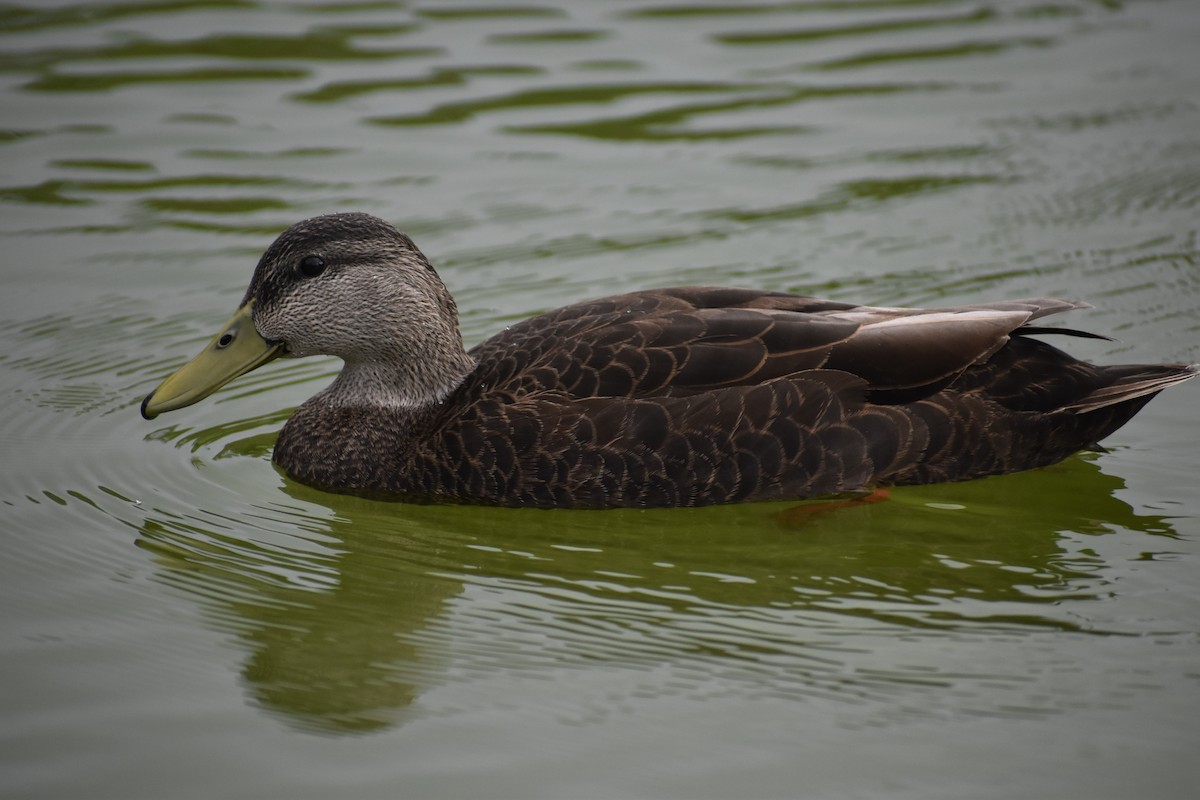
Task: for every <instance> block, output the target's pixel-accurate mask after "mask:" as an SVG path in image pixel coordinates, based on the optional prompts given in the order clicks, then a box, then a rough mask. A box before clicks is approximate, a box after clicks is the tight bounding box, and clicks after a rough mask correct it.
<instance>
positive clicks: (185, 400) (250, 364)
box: [142, 301, 284, 419]
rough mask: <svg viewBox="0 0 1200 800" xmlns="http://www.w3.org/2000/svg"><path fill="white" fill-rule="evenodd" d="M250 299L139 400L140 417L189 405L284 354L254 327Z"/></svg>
mask: <svg viewBox="0 0 1200 800" xmlns="http://www.w3.org/2000/svg"><path fill="white" fill-rule="evenodd" d="M252 303H253V301H250V302H248V303H246V304H245V305H244V306H242V307H241V308H239V309H238V310H237V313H236V314H234V315H233V316H232V317H230V318H229V321H228V322H226V323H225V326H224V327H223V328H221V332H220V333H219V334H217V335H216V336H215V337H214V338H213V340H212V341H211V342H209V343H208V344H207V345H205V347H204V349H203V350H202V351H200V354H199V355H198V356H196V357H195V358H193V359H192V360H191V361H189V362H188V363H186V364H184V365H183V366H182V367H180V368H179V370H178V371H177V372H175V373H174V374H173V375H171V376H170V377H169V378H167V379H166V380H165V381H163V382H162V383H161V384H159V386H158V388H157V389H155V390H154V391H153V392H151V393H150V395H149V396H148V397H146V399H145V400H143V401H142V416H143V417H145V418H146V419H154V418H155V417H157V416H158V415H159V414H161V413H162V412H164V411H174V410H175V409H177V408H183V407H185V406H190V405H191V404H192V403H196V402H199V401H200V400H203V399H204V398H206V397H208V396H209V395H210V394H212V393H213V392H215V391H216V390H217V389H220V388H221V387H222V386H224V385H225V384H227V383H229V382H230V381H231V380H233V379H234V378H236V377H238V376H239V375H245V374H246V373H247V372H249V371H250V370H252V369H255V368H257V367H261V366H262V365H263V364H266V363H267V362H268V361H271V360H273V359H275V358H278V357H279V356H281V355H283V349H284V348H283V343H282V342H268V341H267V340H266V339H264V338H263V337H262V335H261V334H259V332H258V330H257V329H256V328H255V327H254V320H253V318H252V317H251V309H250V306H251V305H252Z"/></svg>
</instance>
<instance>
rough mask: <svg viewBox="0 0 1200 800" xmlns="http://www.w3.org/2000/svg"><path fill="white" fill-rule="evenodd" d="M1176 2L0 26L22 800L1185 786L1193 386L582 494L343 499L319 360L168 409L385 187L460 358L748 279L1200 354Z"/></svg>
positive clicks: (7, 653) (45, 17)
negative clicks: (727, 500)
mask: <svg viewBox="0 0 1200 800" xmlns="http://www.w3.org/2000/svg"><path fill="white" fill-rule="evenodd" d="M1197 41H1200V6H1198V5H1197V4H1196V3H1194V2H1193V1H1192V0H1148V1H1146V2H1120V1H1119V0H1107V1H1103V2H1102V1H1100V0H1095V1H1093V0H1051V1H1050V2H1046V0H1011V1H1009V0H996V1H995V2H991V3H987V2H976V1H975V0H831V1H824V0H823V1H821V2H817V0H798V1H797V2H788V1H787V0H767V1H766V2H748V3H732V2H728V3H717V2H708V3H702V4H701V3H696V4H688V3H682V2H671V0H663V2H633V1H632V0H630V1H628V2H615V1H610V2H594V1H591V2H589V1H585V0H575V1H574V2H560V3H541V2H538V0H533V2H530V3H524V2H517V3H511V4H507V3H501V2H492V3H489V2H483V1H482V0H475V1H474V2H432V0H430V1H429V2H421V3H407V2H388V1H387V0H383V1H381V2H358V3H320V2H282V1H280V2H270V1H268V0H170V1H169V2H114V3H106V2H82V1H81V0H75V2H42V1H41V0H39V1H38V2H33V1H32V0H27V1H26V2H22V3H15V4H8V5H6V6H4V7H3V8H2V9H0V102H2V104H3V112H4V113H3V120H2V122H0V159H2V161H0V203H2V204H3V216H2V218H0V237H2V242H3V253H4V255H3V257H2V259H0V265H2V266H0V269H2V271H3V273H2V274H3V278H4V288H3V291H2V292H0V331H2V333H3V341H4V345H3V348H2V349H0V400H2V402H3V408H4V409H5V412H6V413H5V415H4V419H3V421H2V422H0V447H2V450H3V483H2V485H0V547H2V548H3V550H2V558H0V603H2V607H3V617H2V622H0V794H3V795H5V796H11V797H22V798H42V797H45V798H51V797H52V798H74V797H79V798H89V799H96V798H162V797H171V798H177V799H178V798H193V797H194V798H210V797H226V798H252V797H253V798H266V797H271V798H274V797H288V798H294V799H296V800H300V799H302V798H330V797H338V798H396V797H404V798H467V797H479V798H563V797H569V798H593V797H594V798H670V797H675V798H731V797H744V798H794V797H805V798H807V797H813V798H867V797H886V798H914V800H917V799H918V798H919V799H921V800H928V799H929V798H976V797H978V798H990V797H1029V798H1050V797H1054V798H1062V797H1086V798H1129V797H1154V798H1184V797H1192V796H1194V791H1195V785H1196V783H1197V781H1198V780H1200V766H1198V762H1197V760H1196V757H1195V752H1196V750H1197V747H1198V746H1200V725H1198V724H1197V722H1196V720H1197V719H1198V718H1200V542H1198V539H1200V491H1198V489H1197V482H1198V477H1200V428H1198V426H1197V421H1196V420H1197V411H1196V409H1197V404H1198V403H1200V382H1197V383H1194V384H1189V385H1186V386H1183V387H1180V388H1178V389H1174V390H1172V391H1170V392H1168V393H1166V394H1164V395H1163V396H1161V397H1159V398H1158V399H1157V400H1155V401H1154V402H1153V403H1152V404H1151V405H1150V406H1149V407H1148V408H1147V409H1146V410H1145V411H1144V412H1143V413H1142V414H1141V415H1140V416H1139V417H1138V418H1137V419H1135V420H1134V421H1133V422H1132V423H1131V424H1130V425H1128V426H1127V427H1126V428H1124V429H1123V430H1121V431H1120V432H1119V433H1118V434H1117V435H1115V436H1113V437H1112V438H1111V439H1109V440H1108V441H1107V442H1106V445H1107V447H1108V449H1107V451H1106V452H1103V453H1092V454H1085V455H1080V456H1076V457H1073V458H1071V459H1068V460H1067V461H1066V462H1064V463H1062V464H1060V465H1057V466H1055V467H1052V468H1049V469H1045V470H1040V471H1037V472H1034V473H1027V474H1021V475H1013V476H1006V477H1001V478H994V479H988V480H983V481H977V482H973V483H964V484H957V485H950V486H930V487H919V488H911V489H903V490H897V491H895V492H893V494H892V497H891V499H890V500H889V501H888V502H885V503H880V504H876V505H870V506H865V507H860V508H853V509H848V510H843V511H838V512H833V513H826V514H818V515H801V514H799V513H797V512H795V511H794V510H792V507H791V506H789V505H788V504H773V505H749V506H738V507H721V508H712V509H704V510H682V511H654V512H634V511H617V512H603V513H593V512H585V513H565V512H532V511H522V510H495V509H481V508H442V507H421V506H409V505H400V504H385V503H376V502H370V501H366V500H359V499H354V498H347V497H339V496H333V495H327V494H322V493H319V492H316V491H313V490H310V489H307V488H305V487H302V486H299V485H297V484H295V483H293V482H291V481H289V480H287V479H285V478H284V477H283V476H282V475H281V474H280V473H279V472H277V471H276V470H275V469H274V467H273V466H272V465H271V462H270V449H271V445H272V443H273V442H274V438H275V435H276V433H277V431H278V430H279V427H280V426H281V424H282V422H283V420H284V419H286V417H287V415H288V414H289V413H290V411H291V409H293V408H294V407H295V406H296V405H298V404H299V403H300V402H302V401H303V400H304V399H305V398H307V397H308V396H310V395H311V394H313V393H314V392H315V391H317V390H318V389H319V388H320V387H322V386H323V385H324V384H325V383H327V382H328V381H329V379H330V377H331V376H332V375H333V374H334V373H335V372H336V370H337V369H338V364H337V362H335V361H329V360H307V361H297V362H288V363H277V364H274V365H271V366H270V367H268V368H265V369H263V370H261V371H259V372H256V373H255V374H253V375H251V376H248V377H247V378H244V379H242V380H240V381H238V382H236V383H234V384H232V385H231V386H229V387H227V388H226V389H225V390H224V391H222V392H221V393H220V394H218V395H216V396H214V397H213V398H210V399H209V400H208V401H206V402H204V403H202V404H200V405H198V406H195V407H192V408H188V409H186V410H183V411H179V412H176V413H173V414H171V415H169V416H167V417H164V418H161V419H159V420H155V421H154V422H146V421H144V420H142V419H141V418H140V416H139V415H138V403H139V401H140V399H141V398H142V397H143V396H144V395H145V394H146V393H147V392H148V391H149V390H150V389H151V388H153V386H154V385H155V384H156V383H157V382H158V381H159V380H160V379H161V378H162V377H163V376H164V375H165V374H166V373H167V372H169V371H170V370H171V369H172V368H174V367H176V366H178V365H179V364H180V363H182V362H183V360H185V359H186V358H187V357H189V356H190V355H191V354H192V353H193V352H194V351H196V350H197V348H198V347H199V346H200V345H201V344H202V343H203V342H204V341H206V340H207V339H208V337H209V336H211V335H212V334H213V333H214V332H215V330H216V328H217V326H218V325H220V324H221V322H222V321H224V320H225V319H226V317H227V316H228V315H229V313H231V312H232V310H233V308H234V306H235V305H236V303H237V301H238V299H239V298H240V296H241V294H242V292H243V290H244V288H245V284H246V282H247V281H248V279H249V276H250V272H251V270H252V268H253V266H254V263H255V261H256V259H257V257H258V255H259V253H260V252H261V251H262V249H263V248H265V246H266V245H267V244H268V243H269V242H270V240H271V239H272V238H273V237H274V236H275V235H276V234H277V233H278V232H279V231H280V230H282V229H283V228H284V227H285V226H286V225H288V224H290V223H292V222H294V221H297V220H299V219H301V218H303V217H306V216H311V215H314V214H318V213H324V212H330V211H337V210H350V209H359V210H364V211H369V212H371V213H374V214H377V215H379V216H382V217H385V218H387V219H390V220H392V221H394V222H396V223H397V225H399V226H400V227H401V228H402V229H403V230H406V231H407V232H408V233H410V234H411V235H412V236H413V237H414V238H415V239H416V240H417V242H418V244H419V245H420V246H421V248H422V249H423V250H424V251H425V253H426V254H427V255H428V256H429V257H430V258H431V260H432V261H433V262H434V263H435V264H436V265H437V266H438V268H439V270H440V272H441V274H442V276H443V277H444V279H445V280H446V282H447V284H448V285H449V286H450V288H451V290H452V291H453V292H454V293H455V295H456V297H457V298H458V301H459V306H460V308H461V309H462V311H463V326H464V332H465V335H466V337H467V338H468V340H469V341H470V342H471V343H474V342H477V341H479V340H480V339H482V338H483V337H485V336H487V335H489V334H490V333H492V332H494V331H496V330H498V329H500V328H502V327H503V326H504V325H506V324H509V323H510V322H511V321H512V320H515V319H519V318H521V317H523V316H526V315H528V314H531V313H533V312H536V311H539V310H544V309H548V308H553V307H555V306H557V305H561V304H563V303H566V302H570V301H574V300H578V299H581V298H583V297H587V296H591V295H598V294H606V293H610V292H617V291H625V290H632V289H635V288H641V287H647V286H664V285H672V284H680V283H715V284H741V285H747V286H755V287H762V288H771V289H779V290H790V291H796V292H801V293H806V294H816V295H823V296H830V297H835V298H838V299H845V300H854V301H859V302H871V303H876V304H955V303H963V302H970V301H977V300H982V299H999V298H1005V297H1022V296H1031V295H1051V296H1055V295H1058V296H1066V297H1071V298H1080V299H1085V300H1087V301H1089V302H1091V303H1092V304H1094V305H1095V307H1096V308H1095V309H1094V310H1091V311H1085V312H1078V313H1076V314H1075V315H1073V316H1074V319H1072V320H1070V321H1069V323H1068V324H1074V325H1076V326H1079V327H1083V328H1086V329H1089V330H1094V331H1097V332H1100V333H1105V334H1109V335H1112V336H1114V337H1116V339H1117V341H1113V342H1107V341H1088V340H1068V341H1066V342H1065V343H1064V345H1065V346H1066V347H1068V348H1069V349H1071V350H1072V351H1073V352H1075V353H1077V354H1079V355H1082V356H1085V357H1088V358H1090V359H1093V360H1100V361H1107V362H1110V363H1113V362H1155V361H1198V360H1200V264H1198V263H1197V261H1198V260H1200V243H1198V240H1197V236H1198V231H1200V135H1198V134H1197V131H1200V48H1198V47H1197V46H1196V42H1197Z"/></svg>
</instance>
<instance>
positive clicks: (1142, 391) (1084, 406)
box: [1061, 364, 1200, 414]
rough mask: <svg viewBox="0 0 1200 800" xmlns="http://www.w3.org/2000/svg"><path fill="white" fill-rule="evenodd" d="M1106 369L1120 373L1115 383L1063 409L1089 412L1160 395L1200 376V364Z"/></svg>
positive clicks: (1078, 412) (1081, 412)
mask: <svg viewBox="0 0 1200 800" xmlns="http://www.w3.org/2000/svg"><path fill="white" fill-rule="evenodd" d="M1106 371H1108V372H1109V373H1110V374H1115V375H1117V378H1116V380H1115V381H1114V382H1113V383H1111V384H1109V385H1108V386H1105V387H1103V388H1101V389H1097V390H1095V391H1094V392H1091V393H1090V394H1088V395H1086V396H1085V397H1082V398H1080V399H1079V400H1077V401H1075V402H1074V403H1071V404H1069V405H1065V406H1063V407H1062V409H1061V410H1063V411H1067V412H1071V413H1074V414H1086V413H1087V412H1089V411H1095V410H1096V409H1100V408H1106V407H1108V406H1112V405H1116V404H1118V403H1124V402H1125V401H1127V400H1133V399H1134V398H1137V397H1144V396H1145V395H1148V394H1156V393H1158V392H1161V391H1162V390H1163V389H1166V388H1167V387H1168V386H1174V385H1175V384H1177V383H1183V382H1184V381H1186V380H1189V379H1190V378H1194V377H1196V375H1197V373H1200V365H1197V364H1156V365H1152V366H1143V365H1138V366H1128V367H1108V368H1106Z"/></svg>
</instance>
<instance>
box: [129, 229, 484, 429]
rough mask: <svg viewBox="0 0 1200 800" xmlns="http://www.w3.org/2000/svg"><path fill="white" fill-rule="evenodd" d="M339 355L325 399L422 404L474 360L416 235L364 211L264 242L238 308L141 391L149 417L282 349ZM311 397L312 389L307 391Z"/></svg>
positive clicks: (436, 397) (446, 389)
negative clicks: (191, 354)
mask: <svg viewBox="0 0 1200 800" xmlns="http://www.w3.org/2000/svg"><path fill="white" fill-rule="evenodd" d="M310 355H332V356H339V357H340V358H342V360H343V361H345V362H346V366H345V368H344V369H343V370H342V372H341V373H340V374H339V375H338V378H337V380H335V381H334V382H333V384H332V385H331V386H330V387H329V388H328V389H326V390H325V391H324V392H322V393H321V394H320V395H318V397H319V398H321V399H320V401H319V402H321V403H324V404H327V405H355V406H364V405H365V406H382V407H420V406H423V405H427V404H429V403H436V402H439V401H441V400H442V399H444V398H445V397H446V395H448V394H449V393H450V392H451V391H452V390H453V389H454V388H455V387H456V386H458V385H459V383H460V382H461V381H462V380H463V378H464V377H465V376H466V375H467V374H468V373H469V372H470V371H471V369H472V367H473V366H474V362H472V360H471V358H470V356H468V355H467V353H466V351H465V350H463V346H462V336H461V335H460V334H459V332H458V312H457V310H456V308H455V306H454V300H453V299H452V298H451V297H450V293H449V292H448V291H447V290H446V287H445V285H444V284H443V283H442V281H441V279H440V278H438V275H437V273H436V272H435V271H434V270H433V267H431V266H430V265H429V262H428V261H426V260H425V256H424V255H422V254H421V251H420V250H418V249H417V246H416V245H415V244H413V242H412V240H411V239H409V238H408V237H407V236H405V235H404V234H402V233H400V232H399V231H398V230H396V229H395V228H393V227H392V226H391V225H389V224H388V223H386V222H384V221H383V220H381V219H377V218H375V217H372V216H371V215H369V214H359V213H354V214H330V215H328V216H323V217H314V218H312V219H309V220H305V221H304V222H300V223H297V224H296V225H293V226H292V227H290V228H288V229H287V230H286V231H284V232H283V233H282V234H281V235H280V236H279V238H278V239H276V240H275V242H274V243H273V244H272V245H271V246H270V247H269V248H267V251H266V252H265V253H264V254H263V256H262V258H261V259H260V260H259V262H258V267H257V268H256V269H255V270H254V277H253V278H252V279H251V281H250V288H249V289H248V290H247V291H246V295H245V297H244V298H242V303H241V306H240V308H238V310H237V312H236V313H235V314H234V315H233V316H232V317H231V318H230V319H229V321H228V322H227V323H226V324H225V326H224V327H223V328H222V330H221V332H220V333H218V334H217V335H216V336H215V337H214V338H213V339H212V341H210V342H209V343H208V345H207V346H206V347H205V348H204V350H202V351H201V352H200V353H199V354H198V355H197V356H196V357H195V358H193V359H192V360H191V361H189V362H188V363H187V364H185V365H184V366H183V367H181V368H180V369H178V370H176V371H175V372H174V373H173V374H171V375H170V376H169V377H168V378H167V379H166V380H164V381H163V382H162V383H161V384H160V385H159V386H158V388H157V389H155V390H154V391H153V392H151V393H150V394H149V395H148V396H147V397H146V399H145V400H144V401H143V402H142V415H143V416H145V417H146V418H147V419H153V418H154V417H156V416H157V415H158V414H161V413H163V412H165V411H172V410H174V409H178V408H183V407H185V406H189V405H191V404H192V403H195V402H197V401H199V400H202V399H203V398H205V397H207V396H208V395H210V394H212V393H213V392H215V391H217V390H218V389H220V388H221V387H222V386H224V385H225V384H226V383H228V382H229V381H231V380H234V379H235V378H237V377H238V376H239V375H244V374H245V373H247V372H249V371H250V370H253V369H257V368H258V367H260V366H262V365H263V364H266V363H267V362H269V361H271V360H272V359H274V358H278V357H280V356H291V357H299V356H310ZM314 399H316V398H314Z"/></svg>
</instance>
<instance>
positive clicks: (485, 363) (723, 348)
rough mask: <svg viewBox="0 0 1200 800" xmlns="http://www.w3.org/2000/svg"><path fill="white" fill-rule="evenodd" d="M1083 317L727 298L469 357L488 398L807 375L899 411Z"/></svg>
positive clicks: (601, 313) (622, 298) (642, 391)
mask: <svg viewBox="0 0 1200 800" xmlns="http://www.w3.org/2000/svg"><path fill="white" fill-rule="evenodd" d="M1079 307H1081V306H1080V304H1077V303H1071V302H1067V301H1062V300H1053V299H1046V298H1037V299H1031V300H1017V301H1005V302H1000V303H994V304H982V305H970V306H962V307H958V308H944V309H913V308H885V307H874V306H857V305H854V304H850V303H841V302H837V301H830V300H822V299H818V298H812V297H801V296H796V295H790V294H784V293H778V292H764V291H758V290H753V289H736V288H723V287H695V286H688V287H676V288H669V289H658V290H651V291H643V292H635V293H631V294H623V295H615V296H611V297H605V298H600V299H597V300H591V301H588V302H585V303H577V304H574V305H570V306H566V307H564V308H561V309H558V310H556V311H553V312H550V313H548V314H543V315H540V316H537V317H533V318H531V319H528V320H525V321H523V322H521V323H518V324H517V325H514V326H512V327H510V328H508V329H506V330H505V331H503V332H502V333H500V334H498V335H497V336H495V337H493V338H491V339H489V340H487V341H486V342H483V343H482V344H480V345H479V346H477V347H476V348H475V349H474V350H472V351H471V355H472V356H473V357H474V358H475V359H476V362H477V363H478V364H479V365H480V366H479V368H478V369H477V371H476V374H475V375H474V376H473V380H474V382H475V383H476V385H477V386H481V387H483V386H486V387H487V390H491V391H499V392H504V393H506V394H510V395H513V396H523V395H525V394H529V393H531V392H541V391H557V392H564V393H566V394H567V395H569V396H571V397H575V398H585V397H658V396H692V395H696V394H699V393H703V392H708V391H712V390H714V389H719V388H726V387H732V386H753V385H757V384H761V383H764V382H767V381H771V380H774V379H776V378H781V377H784V376H787V375H793V374H796V373H799V372H802V371H806V370H817V369H825V370H837V371H842V372H847V373H849V374H851V375H854V376H857V377H858V378H860V379H861V380H862V381H863V382H865V385H866V389H867V391H868V392H869V393H870V396H871V399H872V400H875V401H877V402H904V401H908V400H911V399H914V398H916V397H920V396H923V395H924V394H928V393H930V392H933V391H937V390H938V389H940V388H943V387H944V386H945V385H946V384H947V383H948V382H949V381H950V380H952V379H953V378H954V377H955V376H957V375H958V374H960V373H961V372H962V371H963V370H965V369H967V368H968V367H970V366H972V365H974V364H978V363H982V362H983V361H985V360H986V359H987V358H988V357H990V356H991V355H992V354H993V353H995V352H996V351H998V350H999V349H1000V348H1001V347H1003V346H1004V344H1005V343H1006V342H1007V341H1008V340H1009V335H1010V334H1012V333H1013V332H1014V331H1016V330H1017V329H1019V328H1020V327H1021V326H1022V325H1025V324H1026V323H1028V322H1029V321H1031V320H1034V319H1039V318H1041V317H1044V316H1047V315H1049V314H1053V313H1057V312H1060V311H1066V310H1070V309H1074V308H1079Z"/></svg>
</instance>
